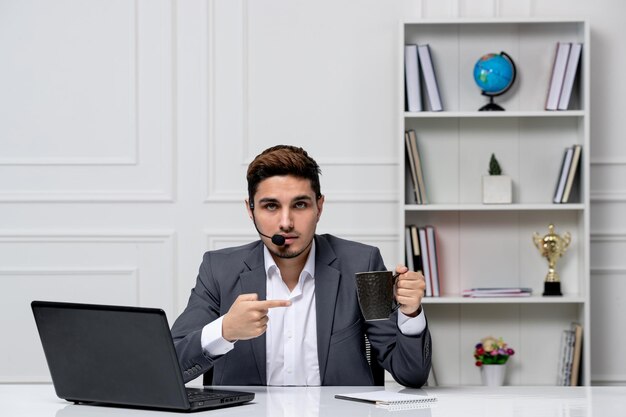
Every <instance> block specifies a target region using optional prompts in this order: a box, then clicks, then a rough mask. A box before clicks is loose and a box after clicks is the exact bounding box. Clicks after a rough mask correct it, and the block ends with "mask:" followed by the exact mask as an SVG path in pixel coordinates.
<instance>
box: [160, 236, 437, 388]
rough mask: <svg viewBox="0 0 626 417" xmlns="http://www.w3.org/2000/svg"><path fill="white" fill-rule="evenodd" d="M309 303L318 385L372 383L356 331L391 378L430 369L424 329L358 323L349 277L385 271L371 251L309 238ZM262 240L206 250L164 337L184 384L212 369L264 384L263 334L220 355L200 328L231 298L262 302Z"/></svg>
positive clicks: (416, 382) (412, 381)
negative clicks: (407, 331)
mask: <svg viewBox="0 0 626 417" xmlns="http://www.w3.org/2000/svg"><path fill="white" fill-rule="evenodd" d="M315 242H316V258H317V259H316V260H315V302H316V311H317V344H318V346H317V353H318V359H319V370H320V378H321V383H322V385H373V379H372V374H371V371H370V368H369V365H368V363H367V360H366V358H365V347H364V338H363V334H364V333H366V334H367V336H368V338H369V340H370V344H371V346H372V350H373V354H375V355H374V356H375V357H376V360H377V361H378V362H379V363H380V365H381V366H382V367H383V368H385V369H386V370H388V371H389V372H390V373H391V375H392V376H393V377H394V378H395V380H396V381H397V382H398V383H400V384H402V385H405V386H409V387H420V386H422V385H423V384H424V383H425V382H426V380H427V378H428V373H429V371H430V364H431V355H430V352H431V340H430V333H429V331H428V327H427V328H426V329H425V330H424V331H423V332H422V334H420V335H418V336H406V335H403V334H402V333H401V332H400V330H399V329H398V326H397V313H394V314H393V315H392V316H391V317H390V319H389V320H379V321H371V322H366V321H365V320H364V319H363V316H362V314H361V311H360V309H359V304H358V300H357V294H356V285H355V278H354V274H355V273H356V272H363V271H380V270H385V269H386V268H385V265H384V263H383V260H382V257H381V255H380V252H379V250H378V249H377V248H375V247H372V246H367V245H363V244H360V243H356V242H351V241H348V240H343V239H339V238H337V237H334V236H332V235H316V236H315ZM266 279H267V278H266V274H265V268H264V261H263V243H262V242H261V241H256V242H253V243H250V244H247V245H244V246H239V247H235V248H228V249H222V250H217V251H211V252H207V253H205V255H204V259H203V262H202V265H201V266H200V272H199V275H198V279H197V282H196V286H195V288H194V289H193V290H192V291H191V296H190V297H189V303H188V305H187V308H186V309H185V311H184V312H183V313H182V314H181V315H180V317H178V319H177V320H176V322H175V323H174V325H173V326H172V337H173V339H174V345H175V346H176V352H177V354H178V358H179V361H180V364H181V368H182V369H183V374H184V376H183V378H184V380H185V382H187V381H190V380H192V379H194V378H196V377H198V376H199V375H201V374H203V373H204V372H206V371H207V370H208V369H210V368H211V367H213V368H214V373H213V384H215V385H266V369H265V368H266V361H265V356H266V350H265V349H266V348H265V335H262V336H260V337H257V338H255V339H251V340H240V341H238V342H236V343H235V347H234V349H233V350H231V351H230V352H228V353H227V354H225V355H221V356H218V357H211V356H209V355H207V354H205V353H204V352H203V350H202V346H201V342H200V338H201V333H202V328H203V327H204V326H205V325H206V324H207V323H210V322H211V321H213V320H215V319H217V318H218V317H220V316H222V315H224V314H226V313H227V312H228V310H229V308H230V306H231V305H232V304H233V302H234V301H235V299H236V298H237V296H239V295H240V294H244V293H257V294H258V295H259V299H261V300H263V299H265V298H266Z"/></svg>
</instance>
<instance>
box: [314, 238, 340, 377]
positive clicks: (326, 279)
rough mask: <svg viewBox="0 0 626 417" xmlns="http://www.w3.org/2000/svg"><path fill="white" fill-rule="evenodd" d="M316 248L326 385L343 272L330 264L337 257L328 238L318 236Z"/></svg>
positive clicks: (319, 354)
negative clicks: (336, 305) (329, 352)
mask: <svg viewBox="0 0 626 417" xmlns="http://www.w3.org/2000/svg"><path fill="white" fill-rule="evenodd" d="M315 244H316V246H315V250H316V252H317V256H316V257H317V259H316V260H315V307H316V310H317V357H318V362H319V367H320V380H321V382H322V385H324V376H325V375H326V364H327V362H328V350H329V348H330V335H331V334H332V330H333V321H334V318H335V304H336V301H337V290H338V288H339V280H340V278H341V273H340V272H339V270H337V269H335V268H333V267H331V266H329V265H330V264H331V263H332V262H333V261H334V260H335V259H336V258H337V257H336V256H335V252H334V251H333V250H332V248H331V247H330V245H329V244H328V242H327V241H326V239H324V238H323V237H321V236H316V239H315Z"/></svg>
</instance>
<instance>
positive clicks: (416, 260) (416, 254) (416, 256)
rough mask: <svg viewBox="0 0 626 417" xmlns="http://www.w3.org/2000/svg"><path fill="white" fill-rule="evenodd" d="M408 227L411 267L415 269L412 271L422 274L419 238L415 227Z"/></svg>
mask: <svg viewBox="0 0 626 417" xmlns="http://www.w3.org/2000/svg"><path fill="white" fill-rule="evenodd" d="M409 227H410V229H411V246H412V248H413V266H414V267H415V269H413V271H416V272H422V273H423V271H424V261H423V259H422V252H421V250H420V238H419V236H418V232H417V226H415V225H411V226H409Z"/></svg>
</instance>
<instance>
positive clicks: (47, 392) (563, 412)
mask: <svg viewBox="0 0 626 417" xmlns="http://www.w3.org/2000/svg"><path fill="white" fill-rule="evenodd" d="M237 389H240V390H243V391H251V392H254V393H255V394H256V398H255V399H254V401H253V402H252V403H249V404H247V405H243V406H238V407H232V408H225V409H219V410H214V411H204V412H201V413H200V414H203V415H204V414H207V413H213V414H215V415H219V416H220V417H222V416H226V417H251V416H254V417H263V416H268V417H269V416H271V417H287V416H289V417H294V416H298V417H327V416H331V417H332V416H341V417H348V416H368V417H380V416H387V417H391V416H393V417H401V416H402V417H403V416H411V417H447V416H461V415H462V416H464V417H472V416H480V417H484V416H499V417H506V416H516V417H525V416H532V417H538V416H554V417H556V416H568V417H591V416H594V417H618V416H620V417H622V416H624V415H626V386H625V387H499V388H485V387H454V388H453V387H433V388H427V389H425V390H424V391H426V392H428V393H429V394H434V395H436V396H437V397H438V401H437V403H436V404H435V405H434V406H433V407H431V408H427V409H419V410H403V411H389V410H386V409H383V408H380V407H376V406H375V405H371V404H365V403H358V402H353V401H345V400H338V399H335V398H334V395H335V394H339V393H353V392H362V391H368V390H369V391H372V390H376V389H377V388H368V387H308V388H306V387H269V388H268V387H237ZM386 389H387V390H390V391H402V392H407V393H410V392H411V391H413V390H405V389H403V387H400V386H395V385H390V386H387V387H386ZM420 391H421V390H420ZM418 392H419V391H418ZM421 392H422V393H423V391H421ZM0 412H1V413H0V414H2V415H3V416H12V417H18V416H19V417H105V416H106V417H111V416H113V417H116V416H119V417H122V416H124V417H146V416H158V415H161V416H163V415H166V414H164V413H163V412H159V411H149V410H138V409H124V408H114V407H96V406H89V405H74V404H70V403H68V402H66V401H64V400H61V399H59V398H57V397H56V395H55V393H54V388H53V387H52V385H48V384H33V385H29V384H23V385H0ZM168 415H173V414H168ZM176 415H182V414H179V413H177V414H176ZM191 415H198V413H194V414H191Z"/></svg>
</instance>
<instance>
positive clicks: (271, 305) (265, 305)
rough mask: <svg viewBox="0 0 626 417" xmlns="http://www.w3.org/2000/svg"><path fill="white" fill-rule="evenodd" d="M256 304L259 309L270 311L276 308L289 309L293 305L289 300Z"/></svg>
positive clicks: (257, 302) (258, 302)
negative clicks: (269, 309)
mask: <svg viewBox="0 0 626 417" xmlns="http://www.w3.org/2000/svg"><path fill="white" fill-rule="evenodd" d="M255 304H256V305H257V306H258V307H259V308H263V309H268V308H274V307H289V306H290V305H291V301H289V300H264V301H256V302H255Z"/></svg>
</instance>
